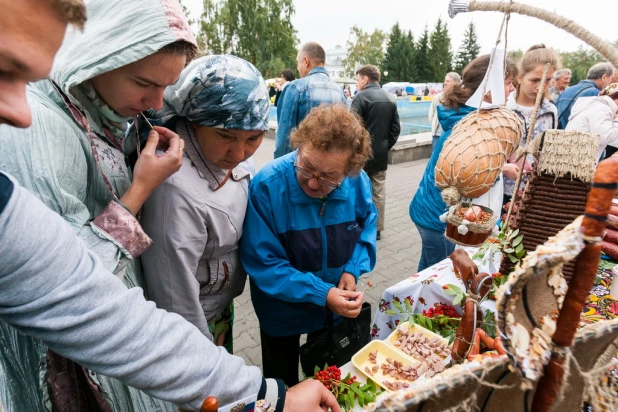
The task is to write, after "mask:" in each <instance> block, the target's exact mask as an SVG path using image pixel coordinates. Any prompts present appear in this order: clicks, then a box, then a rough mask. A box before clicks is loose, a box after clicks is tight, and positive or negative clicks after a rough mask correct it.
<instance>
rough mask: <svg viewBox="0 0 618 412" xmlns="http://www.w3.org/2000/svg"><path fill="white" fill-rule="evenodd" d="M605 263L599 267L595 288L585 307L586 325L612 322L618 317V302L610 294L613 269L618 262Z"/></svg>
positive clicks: (584, 318) (584, 317)
mask: <svg viewBox="0 0 618 412" xmlns="http://www.w3.org/2000/svg"><path fill="white" fill-rule="evenodd" d="M603 262H604V263H603ZM603 262H602V263H601V265H599V271H598V272H597V277H596V279H595V281H594V287H593V288H592V291H591V292H590V295H589V296H588V302H587V303H586V306H585V307H584V312H583V315H584V316H583V320H584V322H586V323H594V322H597V321H599V320H606V319H607V320H611V319H616V318H617V317H618V302H617V301H616V300H614V298H612V297H611V296H610V294H609V290H610V288H611V286H612V278H613V273H612V269H611V267H612V266H614V265H615V264H618V262H616V261H603Z"/></svg>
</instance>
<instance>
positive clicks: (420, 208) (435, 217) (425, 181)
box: [410, 105, 477, 232]
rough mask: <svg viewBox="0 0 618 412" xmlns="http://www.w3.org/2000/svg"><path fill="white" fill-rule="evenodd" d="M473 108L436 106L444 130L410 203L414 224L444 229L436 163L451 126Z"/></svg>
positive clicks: (440, 230)
mask: <svg viewBox="0 0 618 412" xmlns="http://www.w3.org/2000/svg"><path fill="white" fill-rule="evenodd" d="M474 110H477V109H475V108H474V107H470V106H461V107H460V108H459V111H457V110H455V109H450V108H448V107H445V106H443V105H440V106H438V120H439V121H440V125H441V126H442V129H443V130H444V132H443V133H442V135H441V136H440V139H438V143H437V145H436V148H435V149H434V151H433V153H432V154H431V158H430V159H429V163H427V167H426V168H425V173H423V178H422V179H421V183H420V184H419V185H418V190H417V191H416V194H415V195H414V198H413V199H412V202H411V203H410V217H411V218H412V221H413V222H414V224H416V225H418V226H421V227H423V228H425V229H429V230H435V231H436V232H444V231H445V230H446V223H442V222H441V221H440V215H441V214H442V213H444V212H445V211H446V203H444V201H443V200H442V195H441V193H442V191H441V190H440V188H439V187H438V186H436V173H435V169H436V164H437V163H438V158H439V157H440V152H442V147H443V146H444V142H446V140H447V139H448V138H449V137H450V136H451V133H452V132H453V127H455V125H456V124H457V123H459V121H460V120H461V119H463V118H464V117H466V116H467V115H468V114H469V113H471V112H473V111H474Z"/></svg>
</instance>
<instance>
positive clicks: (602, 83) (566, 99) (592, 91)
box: [556, 63, 616, 129]
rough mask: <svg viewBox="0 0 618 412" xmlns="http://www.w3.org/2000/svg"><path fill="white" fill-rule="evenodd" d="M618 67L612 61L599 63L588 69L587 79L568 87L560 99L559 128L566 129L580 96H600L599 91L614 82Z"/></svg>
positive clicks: (558, 106)
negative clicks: (572, 109) (613, 77)
mask: <svg viewBox="0 0 618 412" xmlns="http://www.w3.org/2000/svg"><path fill="white" fill-rule="evenodd" d="M615 71H616V69H615V68H614V66H612V65H611V63H597V64H595V65H594V66H592V67H591V68H590V70H588V74H587V76H586V80H582V81H580V82H579V83H577V85H575V86H573V87H569V88H568V89H566V90H565V91H564V92H562V94H560V97H558V100H557V101H556V107H557V108H558V129H564V128H565V127H566V125H567V123H568V121H569V117H570V116H571V108H572V107H573V105H574V104H575V100H577V99H579V98H580V97H586V96H598V95H599V92H600V91H601V90H603V89H604V88H605V87H606V86H607V85H609V84H610V83H611V82H612V76H613V75H614V72H615Z"/></svg>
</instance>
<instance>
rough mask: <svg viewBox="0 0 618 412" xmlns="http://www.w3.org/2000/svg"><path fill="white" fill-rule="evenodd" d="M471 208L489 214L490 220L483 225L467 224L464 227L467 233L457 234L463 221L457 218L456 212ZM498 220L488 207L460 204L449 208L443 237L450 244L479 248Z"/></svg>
mask: <svg viewBox="0 0 618 412" xmlns="http://www.w3.org/2000/svg"><path fill="white" fill-rule="evenodd" d="M471 206H478V207H480V208H481V210H482V211H483V212H487V213H490V214H491V218H490V219H489V221H487V222H486V223H484V224H478V223H476V222H470V223H467V224H466V225H465V226H466V227H467V228H468V232H467V233H466V234H465V235H463V234H461V233H459V226H460V225H462V224H463V220H462V219H460V218H459V217H457V211H458V210H459V209H461V208H469V207H471ZM497 220H498V217H497V215H496V214H495V213H494V212H493V210H491V209H490V208H488V207H485V206H481V205H474V204H473V205H471V204H470V203H461V204H460V205H458V206H453V207H451V208H450V210H449V212H448V215H447V217H446V232H445V234H444V235H445V236H446V238H447V239H448V240H450V241H451V242H453V243H455V244H457V245H462V246H481V245H482V244H483V243H485V241H486V240H487V238H488V237H489V235H491V232H492V230H493V228H494V226H495V225H496V221H497Z"/></svg>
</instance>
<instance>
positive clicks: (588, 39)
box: [449, 0, 618, 67]
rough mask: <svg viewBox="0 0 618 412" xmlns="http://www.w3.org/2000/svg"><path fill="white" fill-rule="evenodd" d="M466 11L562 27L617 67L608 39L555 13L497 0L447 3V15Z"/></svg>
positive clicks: (613, 48) (617, 51) (615, 51)
mask: <svg viewBox="0 0 618 412" xmlns="http://www.w3.org/2000/svg"><path fill="white" fill-rule="evenodd" d="M468 11H498V12H502V13H517V14H523V15H525V16H529V17H534V18H536V19H539V20H543V21H545V22H547V23H549V24H552V25H554V26H556V27H558V28H561V29H563V30H564V31H567V32H569V33H571V34H572V35H574V36H575V37H577V38H578V39H580V40H582V41H583V42H585V43H586V44H588V45H589V46H591V47H593V48H594V49H595V50H597V51H598V52H599V53H600V54H602V55H603V57H605V58H606V59H607V60H608V61H609V62H610V63H612V64H613V65H614V66H615V67H618V50H617V49H616V48H615V47H614V46H613V45H612V44H611V43H609V42H608V41H605V40H603V39H602V38H600V37H599V36H597V35H595V34H593V33H591V32H590V31H588V30H587V29H585V28H584V27H582V26H580V25H579V24H577V23H575V22H574V21H573V20H569V19H567V18H564V17H562V16H559V15H557V14H555V13H552V12H550V11H547V10H543V9H540V8H538V7H534V6H530V5H527V4H521V3H514V2H497V1H474V0H473V1H471V2H469V3H468V2H467V1H466V0H452V1H451V4H450V5H449V16H450V17H451V18H452V17H455V15H457V14H458V13H462V12H468Z"/></svg>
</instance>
